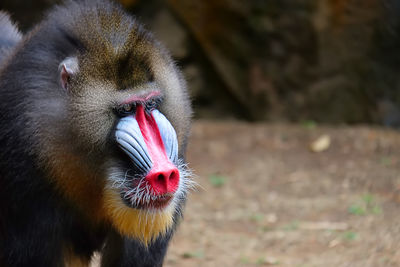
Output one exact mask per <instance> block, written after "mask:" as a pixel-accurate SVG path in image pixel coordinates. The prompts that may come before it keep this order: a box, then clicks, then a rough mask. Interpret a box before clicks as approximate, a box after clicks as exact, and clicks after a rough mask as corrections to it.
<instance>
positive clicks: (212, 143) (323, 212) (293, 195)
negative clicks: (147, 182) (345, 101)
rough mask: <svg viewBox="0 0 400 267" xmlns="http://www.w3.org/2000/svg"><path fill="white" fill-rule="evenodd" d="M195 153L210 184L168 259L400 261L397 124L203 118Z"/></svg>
mask: <svg viewBox="0 0 400 267" xmlns="http://www.w3.org/2000/svg"><path fill="white" fill-rule="evenodd" d="M324 134H326V135H328V136H329V137H330V139H331V143H330V146H329V148H328V149H327V150H325V151H323V152H319V153H316V152H311V151H310V148H309V147H310V143H311V142H313V141H314V140H316V139H317V138H318V137H320V136H321V135H324ZM188 161H189V162H190V166H191V167H192V168H193V169H194V171H195V173H196V175H197V176H198V177H197V178H196V180H197V182H198V183H199V184H200V186H201V187H200V188H199V189H198V191H197V192H193V193H192V194H191V195H190V197H189V201H188V203H187V206H186V211H185V218H184V220H183V222H182V223H181V225H180V227H179V230H178V232H177V234H176V235H175V237H174V239H173V241H172V242H171V245H170V248H169V251H168V256H167V258H166V261H165V266H167V267H175V266H189V267H190V266H219V267H221V266H269V265H276V266H298V267H300V266H301V267H311V266H352V267H356V266H362V267H366V266H373V267H378V266H385V267H386V266H400V133H398V132H396V131H394V130H387V129H382V128H371V127H366V126H365V127H364V126H358V127H325V126H315V125H313V124H304V125H302V124H301V125H281V124H279V125H275V124H274V125H270V124H248V123H238V122H222V123H219V122H207V121H200V122H196V123H195V124H194V127H193V131H192V136H191V140H190V145H189V153H188Z"/></svg>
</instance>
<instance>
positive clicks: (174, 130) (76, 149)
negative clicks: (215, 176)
mask: <svg viewBox="0 0 400 267" xmlns="http://www.w3.org/2000/svg"><path fill="white" fill-rule="evenodd" d="M190 115H191V110H190V104H189V100H188V96H187V94H186V89H185V84H184V82H183V80H182V79H181V77H180V73H179V72H178V70H177V69H176V67H175V66H174V65H173V63H172V61H171V59H170V57H169V55H168V54H167V53H166V52H165V50H164V49H163V48H162V46H161V45H160V44H159V43H158V42H156V41H155V40H154V39H153V37H152V36H151V35H150V34H149V33H147V32H146V31H145V30H144V29H143V28H142V27H141V26H140V25H139V24H138V23H137V22H136V21H135V20H134V19H133V18H131V17H130V16H128V15H127V14H126V13H125V12H124V11H122V10H121V9H120V7H119V6H117V5H115V4H111V3H108V2H104V1H97V0H96V1H84V2H82V1H76V2H75V1H69V2H67V3H66V4H65V5H64V6H59V7H56V8H55V9H54V10H52V11H51V12H50V13H49V15H48V16H47V18H46V19H45V20H44V21H43V22H42V23H41V24H39V25H38V26H37V27H36V28H34V29H33V30H32V31H31V32H30V33H28V34H27V35H25V36H24V37H21V35H20V34H19V33H18V31H17V30H16V28H15V27H14V26H13V25H12V23H11V22H10V21H9V18H8V16H7V15H6V14H4V13H0V266H85V265H87V264H88V263H89V261H90V258H91V256H92V255H93V253H94V252H96V251H98V252H100V253H101V255H102V260H101V262H102V266H161V265H162V261H163V258H164V255H165V252H166V249H167V245H168V242H169V239H170V237H171V235H172V233H173V231H174V230H175V226H176V223H177V221H178V220H179V218H180V215H181V208H182V205H183V203H184V201H185V198H186V193H187V189H188V187H189V186H190V185H191V182H190V180H189V177H188V174H189V172H188V170H187V169H186V167H185V164H184V159H183V157H184V149H185V143H186V139H187V135H188V130H189V126H190Z"/></svg>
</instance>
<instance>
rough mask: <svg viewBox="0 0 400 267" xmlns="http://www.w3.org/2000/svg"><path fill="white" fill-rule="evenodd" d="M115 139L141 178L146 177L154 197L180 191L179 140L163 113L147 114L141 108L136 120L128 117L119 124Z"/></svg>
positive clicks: (137, 110) (135, 117)
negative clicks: (177, 165) (178, 167)
mask: <svg viewBox="0 0 400 267" xmlns="http://www.w3.org/2000/svg"><path fill="white" fill-rule="evenodd" d="M115 137H116V140H117V143H118V144H119V147H120V148H121V149H122V150H123V151H125V153H126V154H127V155H128V156H129V157H130V159H131V160H132V162H133V164H134V165H135V167H136V169H137V170H138V171H139V174H140V175H144V176H145V181H146V183H147V184H149V185H150V189H151V191H152V194H153V195H165V194H171V193H174V192H175V191H176V190H177V189H178V186H179V171H178V169H177V167H176V166H175V164H177V161H178V140H177V137H176V132H175V130H174V128H173V127H172V125H171V123H170V122H169V121H168V120H167V118H166V117H165V116H164V115H163V114H161V112H160V111H158V110H157V109H155V110H152V111H149V112H147V111H145V110H144V108H143V106H142V105H138V106H137V108H136V114H135V115H134V116H128V117H124V118H122V119H121V120H120V122H119V123H118V124H117V128H116V132H115ZM143 186H145V185H144V184H143Z"/></svg>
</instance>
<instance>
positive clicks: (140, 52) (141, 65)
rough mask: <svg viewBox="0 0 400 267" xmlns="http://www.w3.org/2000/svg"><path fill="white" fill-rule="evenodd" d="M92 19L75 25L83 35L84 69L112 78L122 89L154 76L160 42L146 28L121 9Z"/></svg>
mask: <svg viewBox="0 0 400 267" xmlns="http://www.w3.org/2000/svg"><path fill="white" fill-rule="evenodd" d="M91 21H92V22H91V24H89V25H86V24H84V25H85V28H79V29H75V31H77V33H75V34H78V35H80V36H82V35H83V36H84V38H82V40H81V45H82V49H81V51H80V54H79V55H78V58H79V65H80V66H79V68H80V69H81V70H82V71H81V73H85V75H86V76H90V77H89V78H101V79H103V80H106V82H112V83H114V84H115V85H116V87H117V88H119V89H121V90H123V89H125V88H132V87H134V86H136V85H138V84H142V83H146V82H148V81H152V80H153V77H154V74H153V71H152V68H151V62H150V59H151V57H152V55H154V54H156V53H157V51H156V50H157V45H156V42H155V40H154V39H153V37H152V36H151V35H150V34H149V33H148V32H147V31H146V30H144V29H143V28H142V27H141V26H140V25H139V24H137V23H136V22H135V21H134V20H133V19H131V18H130V17H128V18H126V17H125V16H124V14H120V13H118V12H117V13H104V14H102V13H100V14H97V16H96V17H95V19H92V20H91ZM93 21H95V22H94V23H93Z"/></svg>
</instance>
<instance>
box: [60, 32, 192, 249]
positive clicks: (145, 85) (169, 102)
mask: <svg viewBox="0 0 400 267" xmlns="http://www.w3.org/2000/svg"><path fill="white" fill-rule="evenodd" d="M132 31H134V34H131V35H125V38H127V39H126V40H125V41H124V45H123V46H120V45H118V47H117V48H116V47H113V45H115V44H106V45H104V46H101V47H100V48H99V47H85V43H83V47H85V49H84V50H83V52H80V53H78V54H77V55H72V56H70V57H67V58H65V59H64V60H63V61H62V62H61V63H60V67H59V71H60V84H61V85H62V87H63V88H64V90H65V94H66V95H67V101H66V102H65V106H66V108H65V110H66V114H67V118H66V121H67V123H65V128H64V129H63V130H62V131H61V132H63V133H64V134H65V133H69V135H68V136H69V142H70V144H69V145H67V147H65V150H67V151H70V153H71V154H74V153H75V152H76V151H79V153H76V154H79V155H85V157H84V158H82V157H80V158H79V159H78V160H79V161H80V162H81V163H80V165H81V167H80V168H81V169H82V170H78V171H76V170H73V171H71V173H74V172H75V173H79V175H80V176H82V177H80V178H79V179H81V180H82V179H87V178H86V175H83V174H82V173H90V175H91V176H93V177H92V178H90V179H87V180H88V181H87V184H88V186H89V187H91V188H87V190H89V191H90V190H93V192H96V190H97V191H101V192H98V194H99V195H100V197H99V196H97V193H96V199H97V205H98V207H83V209H84V210H85V209H86V210H87V209H92V208H93V209H95V208H96V209H99V211H96V212H97V213H98V214H99V215H98V217H99V218H100V220H105V221H107V222H109V223H111V225H112V226H113V227H115V228H116V229H117V230H118V231H119V232H121V233H122V234H124V235H128V236H131V237H134V238H136V239H139V240H142V241H143V242H144V243H148V242H149V241H151V240H153V239H154V238H156V237H157V236H159V235H160V234H163V233H165V232H166V231H167V230H168V229H169V228H170V227H171V226H172V225H173V222H174V220H175V219H177V218H178V217H179V214H180V208H181V205H182V203H183V202H184V200H185V197H186V192H187V190H188V188H189V187H191V186H192V182H191V180H190V178H189V176H190V172H189V171H188V170H187V168H186V165H185V163H184V159H183V155H184V149H185V142H186V138H187V135H188V130H189V124H190V116H191V110H190V106H189V100H188V97H187V95H186V91H185V84H184V82H183V81H182V79H181V78H180V74H179V72H178V71H177V69H176V67H175V66H174V65H173V64H172V63H171V60H170V58H169V56H168V55H167V54H166V53H165V52H164V51H163V49H162V48H161V47H160V46H159V45H158V44H157V43H155V42H154V41H152V39H150V38H149V37H148V36H147V35H144V34H143V33H141V32H140V31H139V30H138V29H133V30H132ZM140 34H142V35H143V36H140ZM129 38H131V39H129ZM119 41H121V40H119ZM88 43H93V42H88ZM64 143H65V142H64ZM66 158H67V159H68V157H66ZM71 158H73V159H74V160H77V158H76V157H71ZM58 164H59V163H58ZM65 164H66V163H65ZM71 164H72V163H71ZM64 169H65V167H64ZM59 175H60V176H64V177H63V178H60V179H57V180H65V179H69V181H73V180H74V179H78V178H76V177H69V176H68V174H65V173H63V174H59ZM79 175H74V176H79ZM83 176H84V177H83ZM58 182H59V181H58ZM59 183H60V184H61V187H62V188H64V190H65V191H67V193H70V191H71V189H70V188H71V187H72V186H73V185H71V183H72V184H73V182H70V183H66V182H65V181H62V182H59ZM79 183H80V184H82V181H80V182H79ZM96 188H100V189H96ZM71 194H78V195H79V193H76V192H74V193H71ZM93 194H95V193H93ZM81 197H82V196H72V198H75V199H77V198H81ZM77 201H78V200H77ZM98 202H100V203H98ZM93 205H95V204H93ZM91 212H93V211H91Z"/></svg>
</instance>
